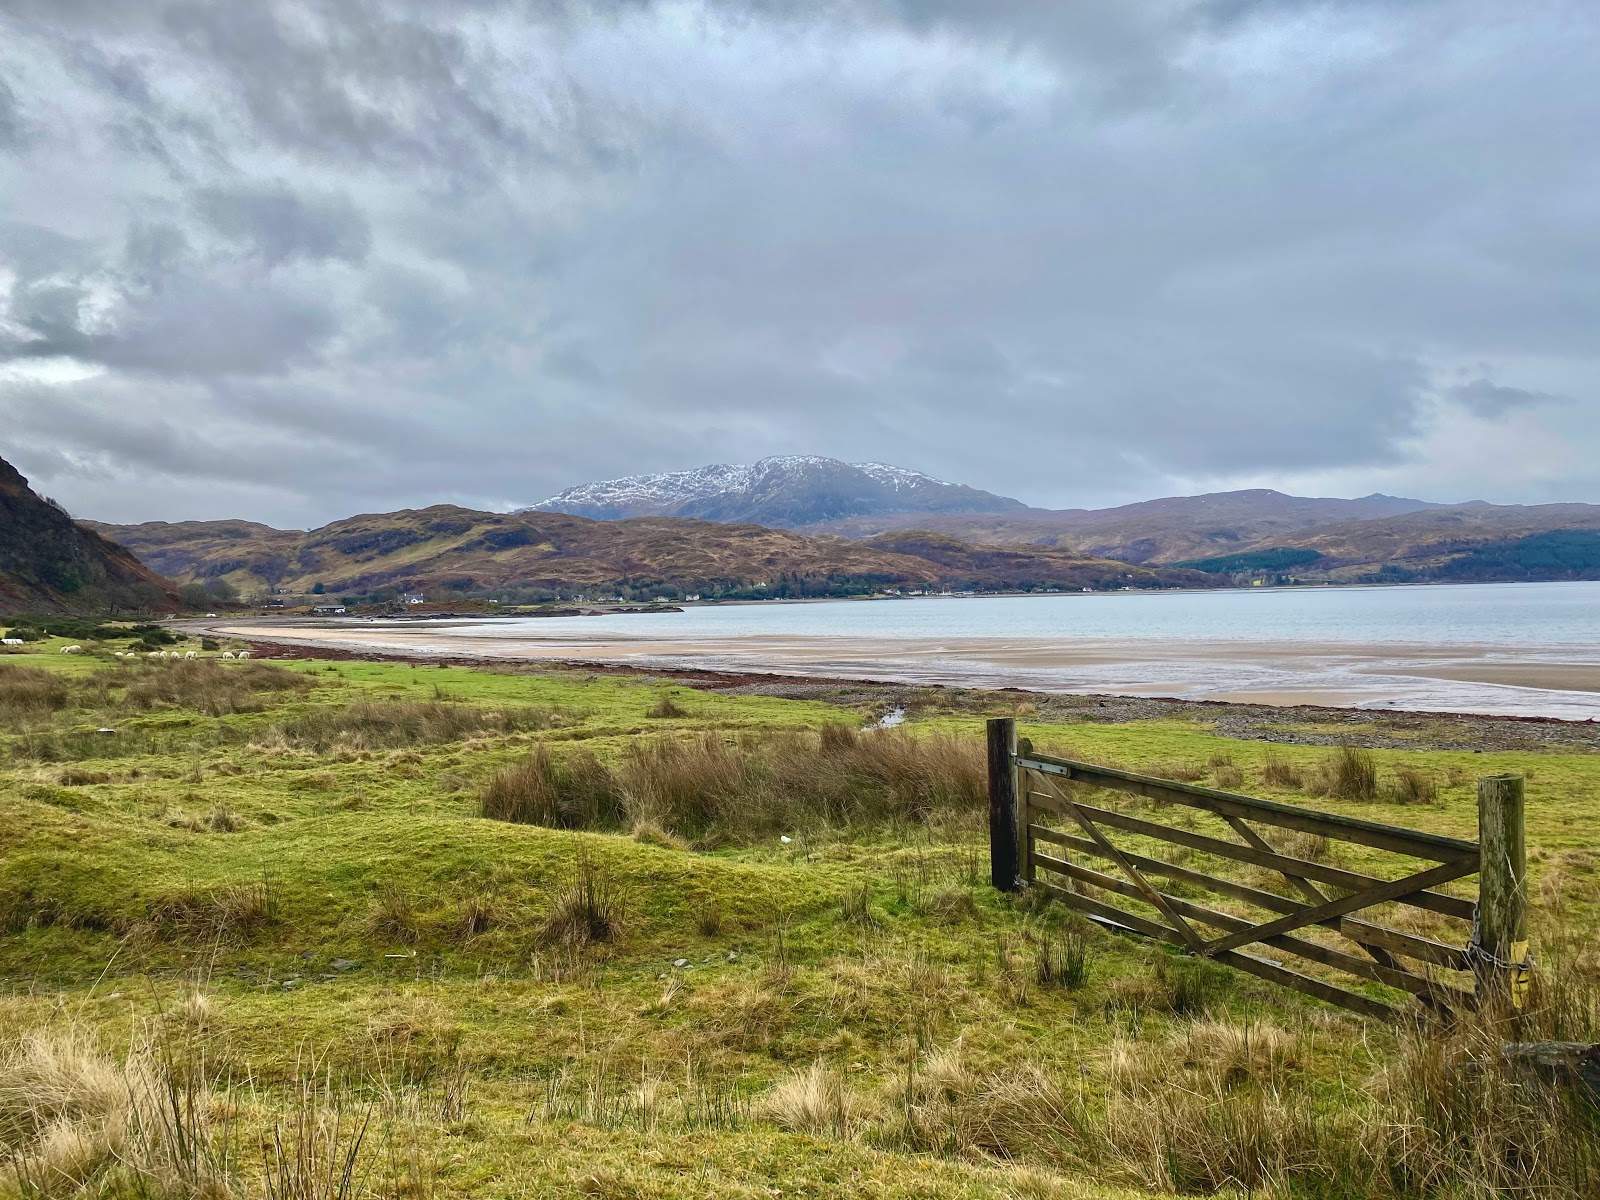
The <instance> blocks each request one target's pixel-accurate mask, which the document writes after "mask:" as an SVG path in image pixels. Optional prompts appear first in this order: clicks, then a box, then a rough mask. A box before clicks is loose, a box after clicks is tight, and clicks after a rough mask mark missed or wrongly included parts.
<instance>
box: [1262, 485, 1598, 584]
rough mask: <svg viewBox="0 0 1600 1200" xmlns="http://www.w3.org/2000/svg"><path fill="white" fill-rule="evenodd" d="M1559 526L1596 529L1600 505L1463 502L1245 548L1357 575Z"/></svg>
mask: <svg viewBox="0 0 1600 1200" xmlns="http://www.w3.org/2000/svg"><path fill="white" fill-rule="evenodd" d="M1557 530H1600V505H1596V504H1535V505H1520V504H1508V505H1494V504H1462V505H1456V506H1453V507H1450V508H1436V509H1430V510H1429V511H1427V512H1417V513H1407V514H1405V515H1403V516H1396V517H1389V518H1387V519H1385V520H1381V521H1352V522H1348V523H1345V524H1340V525H1329V526H1324V527H1322V528H1318V529H1314V530H1307V531H1305V532H1303V533H1301V534H1298V535H1295V536H1291V537H1285V538H1279V539H1264V540H1262V541H1260V542H1258V543H1257V544H1256V545H1253V546H1249V547H1244V549H1250V550H1256V549H1265V548H1267V547H1269V546H1270V547H1288V548H1292V549H1304V550H1315V551H1316V552H1317V553H1318V554H1321V555H1322V556H1323V560H1324V561H1323V562H1321V563H1318V564H1317V565H1316V567H1315V569H1314V570H1306V571H1299V570H1297V572H1296V573H1297V574H1315V575H1318V576H1321V577H1326V578H1331V579H1348V578H1357V577H1360V576H1362V575H1365V574H1367V573H1370V572H1371V571H1372V570H1373V569H1374V568H1378V567H1384V566H1389V567H1399V568H1402V569H1404V570H1407V571H1417V572H1424V573H1431V572H1437V571H1439V570H1440V569H1441V568H1444V567H1445V566H1446V565H1447V564H1449V563H1450V562H1451V561H1452V560H1454V559H1457V558H1459V557H1460V556H1462V555H1463V554H1467V553H1470V552H1472V551H1473V550H1475V549H1477V548H1480V547H1484V546H1488V545H1493V544H1499V543H1505V542H1512V541H1515V540H1517V539H1519V538H1526V537H1532V536H1534V535H1536V534H1543V533H1551V532H1554V531H1557Z"/></svg>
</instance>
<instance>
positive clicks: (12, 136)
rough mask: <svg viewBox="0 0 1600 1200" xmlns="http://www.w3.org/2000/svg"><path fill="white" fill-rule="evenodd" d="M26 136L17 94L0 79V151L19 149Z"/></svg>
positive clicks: (25, 127)
mask: <svg viewBox="0 0 1600 1200" xmlns="http://www.w3.org/2000/svg"><path fill="white" fill-rule="evenodd" d="M26 136H27V126H26V124H25V123H24V121H23V118H22V108H21V106H20V105H19V104H18V103H17V94H16V92H15V91H13V90H12V89H11V88H10V87H9V86H7V84H6V81H5V80H4V79H0V151H4V150H14V149H20V148H21V147H22V143H23V140H24V138H25V137H26Z"/></svg>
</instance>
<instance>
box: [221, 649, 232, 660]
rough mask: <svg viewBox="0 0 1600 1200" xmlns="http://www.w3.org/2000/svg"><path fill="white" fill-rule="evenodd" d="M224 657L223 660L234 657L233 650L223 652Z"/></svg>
mask: <svg viewBox="0 0 1600 1200" xmlns="http://www.w3.org/2000/svg"><path fill="white" fill-rule="evenodd" d="M222 657H223V658H232V657H233V651H232V650H224V651H223V652H222Z"/></svg>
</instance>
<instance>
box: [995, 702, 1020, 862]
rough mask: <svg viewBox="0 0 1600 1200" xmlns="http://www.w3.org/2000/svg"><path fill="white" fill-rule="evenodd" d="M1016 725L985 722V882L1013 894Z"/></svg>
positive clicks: (1005, 721) (1008, 721)
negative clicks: (986, 871) (986, 763)
mask: <svg viewBox="0 0 1600 1200" xmlns="http://www.w3.org/2000/svg"><path fill="white" fill-rule="evenodd" d="M1016 750H1017V723H1016V721H1015V720H1013V719H1012V718H1011V717H995V718H994V719H993V720H991V721H990V722H989V881H990V882H991V883H993V884H994V886H995V887H996V888H997V889H998V890H999V891H1002V892H1014V891H1016V890H1017V876H1018V874H1019V873H1020V872H1019V871H1018V870H1017V868H1018V866H1019V865H1020V864H1019V863H1018V861H1017V769H1016V763H1015V761H1014V756H1015V754H1016Z"/></svg>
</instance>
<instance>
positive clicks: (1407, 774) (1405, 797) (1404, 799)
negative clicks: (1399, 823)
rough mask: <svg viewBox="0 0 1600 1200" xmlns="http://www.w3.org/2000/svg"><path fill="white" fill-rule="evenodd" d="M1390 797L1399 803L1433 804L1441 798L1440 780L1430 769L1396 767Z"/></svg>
mask: <svg viewBox="0 0 1600 1200" xmlns="http://www.w3.org/2000/svg"><path fill="white" fill-rule="evenodd" d="M1389 797H1390V798H1391V799H1392V800H1394V802H1395V803H1397V804H1432V803H1434V802H1435V801H1437V800H1438V799H1439V781H1438V780H1437V779H1435V778H1434V776H1433V774H1432V772H1429V771H1420V770H1418V769H1417V768H1415V767H1396V768H1395V769H1394V784H1393V785H1392V786H1391V787H1390V789H1389Z"/></svg>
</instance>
